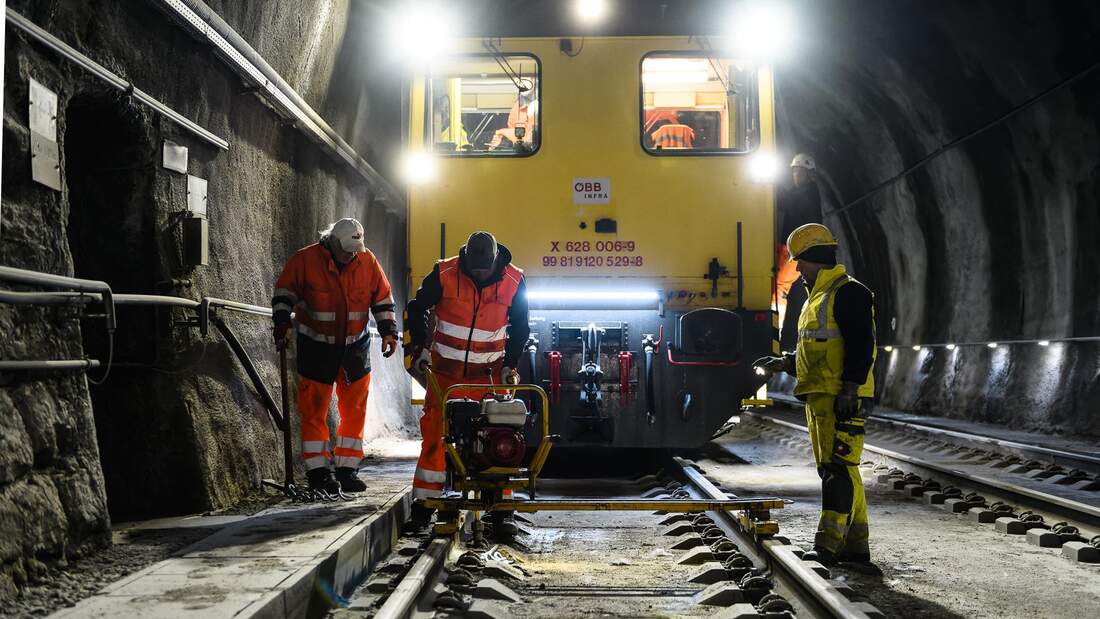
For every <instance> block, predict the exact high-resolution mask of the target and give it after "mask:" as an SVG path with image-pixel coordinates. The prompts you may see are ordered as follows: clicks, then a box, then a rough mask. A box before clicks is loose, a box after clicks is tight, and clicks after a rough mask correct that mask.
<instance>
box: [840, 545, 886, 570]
mask: <svg viewBox="0 0 1100 619" xmlns="http://www.w3.org/2000/svg"><path fill="white" fill-rule="evenodd" d="M836 560H837V567H840V568H843V569H847V570H851V571H853V572H858V573H860V574H866V575H868V576H882V568H880V567H879V566H877V565H875V564H874V563H871V553H868V552H848V551H846V550H841V551H840V552H839V553H837V555H836Z"/></svg>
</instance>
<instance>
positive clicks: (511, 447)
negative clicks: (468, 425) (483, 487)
mask: <svg viewBox="0 0 1100 619" xmlns="http://www.w3.org/2000/svg"><path fill="white" fill-rule="evenodd" d="M526 451H527V441H525V440H524V439H523V435H522V434H520V433H519V432H517V431H516V430H514V429H512V428H500V427H490V428H481V429H479V430H478V431H477V440H475V441H474V456H475V457H476V458H477V461H478V464H480V465H481V466H482V468H489V467H491V466H507V467H517V466H519V465H520V463H521V462H523V455H524V453H525V452H526Z"/></svg>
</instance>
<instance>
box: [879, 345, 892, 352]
mask: <svg viewBox="0 0 1100 619" xmlns="http://www.w3.org/2000/svg"><path fill="white" fill-rule="evenodd" d="M882 349H883V350H885V351H886V352H894V347H893V346H883V347H882Z"/></svg>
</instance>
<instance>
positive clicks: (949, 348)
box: [947, 344, 955, 350]
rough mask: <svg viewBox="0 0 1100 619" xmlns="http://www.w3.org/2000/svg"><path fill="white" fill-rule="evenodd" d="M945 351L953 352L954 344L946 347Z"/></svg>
mask: <svg viewBox="0 0 1100 619" xmlns="http://www.w3.org/2000/svg"><path fill="white" fill-rule="evenodd" d="M947 350H955V345H954V344H948V345H947Z"/></svg>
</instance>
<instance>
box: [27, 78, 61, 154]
mask: <svg viewBox="0 0 1100 619" xmlns="http://www.w3.org/2000/svg"><path fill="white" fill-rule="evenodd" d="M29 99H30V105H29V111H30V114H29V115H30V119H31V133H37V134H39V135H41V136H43V137H45V138H46V139H48V140H49V141H51V142H56V141H57V94H56V93H54V92H53V91H52V90H50V89H49V88H46V87H45V86H43V85H42V84H40V83H38V82H36V81H35V80H34V79H33V78H32V79H31V80H30V97H29Z"/></svg>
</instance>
